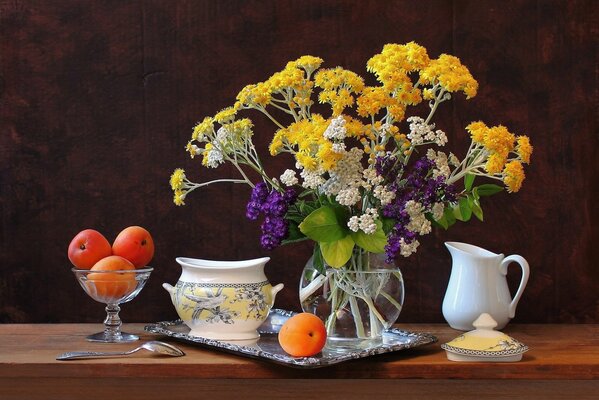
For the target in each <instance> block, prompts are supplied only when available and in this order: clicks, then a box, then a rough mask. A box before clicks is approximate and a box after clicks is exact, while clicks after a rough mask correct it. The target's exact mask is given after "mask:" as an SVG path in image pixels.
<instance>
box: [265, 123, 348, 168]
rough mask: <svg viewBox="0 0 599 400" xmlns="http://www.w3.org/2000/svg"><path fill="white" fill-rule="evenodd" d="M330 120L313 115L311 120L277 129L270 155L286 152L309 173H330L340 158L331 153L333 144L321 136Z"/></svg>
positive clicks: (338, 155) (340, 155)
mask: <svg viewBox="0 0 599 400" xmlns="http://www.w3.org/2000/svg"><path fill="white" fill-rule="evenodd" d="M329 124H330V120H325V119H324V118H323V117H322V116H321V115H319V114H313V115H312V120H307V119H303V120H300V121H298V122H294V123H292V124H291V125H289V126H288V127H286V128H282V129H279V130H278V131H277V132H276V134H275V136H274V138H273V140H272V142H271V144H270V147H269V151H270V154H271V155H276V154H279V153H280V152H282V151H283V150H287V151H288V152H290V153H292V154H293V155H294V156H295V159H296V161H297V162H298V163H300V165H302V167H303V168H305V169H307V170H309V171H315V170H318V169H323V170H325V171H330V170H331V169H333V168H334V167H335V165H336V164H337V162H338V161H339V160H340V159H341V158H342V154H340V153H336V152H334V151H333V143H332V142H331V141H329V140H327V139H325V137H324V136H323V133H324V131H325V130H326V128H327V127H328V126H329Z"/></svg>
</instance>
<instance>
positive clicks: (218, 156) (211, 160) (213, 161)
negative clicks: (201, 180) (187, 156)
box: [206, 146, 225, 168]
mask: <svg viewBox="0 0 599 400" xmlns="http://www.w3.org/2000/svg"><path fill="white" fill-rule="evenodd" d="M224 162H225V161H224V157H223V153H222V152H221V151H220V150H219V149H218V148H217V147H216V146H213V147H212V148H211V149H210V150H209V151H208V160H207V161H206V165H207V166H208V167H210V168H216V167H218V166H219V165H220V164H222V163H224Z"/></svg>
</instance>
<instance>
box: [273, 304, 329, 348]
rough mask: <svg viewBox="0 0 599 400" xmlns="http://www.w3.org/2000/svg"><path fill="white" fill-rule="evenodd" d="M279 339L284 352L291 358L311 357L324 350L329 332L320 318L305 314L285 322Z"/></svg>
mask: <svg viewBox="0 0 599 400" xmlns="http://www.w3.org/2000/svg"><path fill="white" fill-rule="evenodd" d="M278 339H279V344H280V345H281V347H282V348H283V350H284V351H285V352H286V353H287V354H289V355H290V356H292V357H311V356H313V355H315V354H318V353H319V352H320V351H321V350H322V349H323V347H324V345H325V343H326V341H327V331H326V328H325V326H324V323H323V322H322V320H321V319H320V318H318V317H317V316H316V315H314V314H310V313H306V312H304V313H299V314H295V315H294V316H293V317H291V318H289V319H288V320H287V321H285V323H284V324H283V326H282V327H281V330H280V331H279V336H278Z"/></svg>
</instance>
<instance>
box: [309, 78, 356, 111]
mask: <svg viewBox="0 0 599 400" xmlns="http://www.w3.org/2000/svg"><path fill="white" fill-rule="evenodd" d="M314 83H315V85H316V86H317V87H319V88H321V89H322V91H321V92H320V94H319V95H318V100H319V101H320V102H321V103H328V104H330V105H331V108H332V111H333V116H334V117H336V116H339V115H341V113H342V112H343V110H345V109H346V108H347V107H351V106H353V104H354V97H353V96H352V94H357V93H360V92H362V90H363V89H364V79H362V78H361V77H360V76H359V75H358V74H356V73H354V72H352V71H348V70H346V69H343V68H341V67H337V68H332V69H323V70H320V71H318V72H317V73H316V75H315V76H314Z"/></svg>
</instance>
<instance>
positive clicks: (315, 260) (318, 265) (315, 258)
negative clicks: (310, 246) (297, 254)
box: [312, 242, 326, 275]
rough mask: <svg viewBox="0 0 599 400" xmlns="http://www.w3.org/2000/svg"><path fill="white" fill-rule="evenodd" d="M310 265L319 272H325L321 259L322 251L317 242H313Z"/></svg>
mask: <svg viewBox="0 0 599 400" xmlns="http://www.w3.org/2000/svg"><path fill="white" fill-rule="evenodd" d="M312 265H313V266H314V269H316V270H317V271H318V272H320V273H321V274H323V275H325V274H326V268H325V266H324V260H323V259H322V252H321V251H320V246H319V245H318V242H316V243H315V244H314V252H313V253H312Z"/></svg>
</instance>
